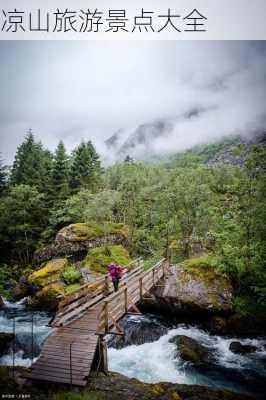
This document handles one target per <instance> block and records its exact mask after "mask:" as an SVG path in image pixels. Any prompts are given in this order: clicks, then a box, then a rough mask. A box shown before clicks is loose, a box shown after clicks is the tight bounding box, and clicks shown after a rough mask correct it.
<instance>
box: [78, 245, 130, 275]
mask: <svg viewBox="0 0 266 400" xmlns="http://www.w3.org/2000/svg"><path fill="white" fill-rule="evenodd" d="M130 261H131V258H130V256H129V254H128V251H127V250H126V249H125V248H124V247H123V246H121V245H118V246H106V247H98V248H95V249H93V250H91V251H90V252H89V253H88V255H87V257H86V259H85V260H84V265H85V266H87V267H89V268H90V270H91V271H94V272H97V273H100V274H106V273H107V266H108V265H109V264H110V263H111V262H115V263H116V264H120V265H123V266H126V265H127V264H129V263H130Z"/></svg>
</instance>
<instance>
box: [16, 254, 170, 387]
mask: <svg viewBox="0 0 266 400" xmlns="http://www.w3.org/2000/svg"><path fill="white" fill-rule="evenodd" d="M168 269H169V267H168V262H167V261H166V259H162V260H160V261H159V262H158V263H157V264H155V265H154V266H153V267H152V268H151V269H149V270H148V271H144V270H143V261H142V260H141V259H137V260H135V261H133V262H132V263H131V264H129V265H128V266H127V272H126V273H125V274H124V277H123V278H122V279H121V281H120V286H119V290H118V291H117V292H114V291H113V287H112V283H111V281H110V278H109V276H108V275H105V276H104V277H103V278H100V279H98V280H96V281H94V282H93V283H87V284H85V285H83V286H82V287H80V288H79V289H78V290H77V291H75V292H72V293H71V294H69V295H67V296H65V297H62V298H61V299H60V302H59V307H58V312H57V313H56V315H55V317H54V318H53V320H52V321H51V322H50V325H51V326H52V327H53V328H54V329H53V331H52V332H51V334H50V335H49V336H48V338H47V339H46V341H45V343H44V345H43V348H42V351H41V354H40V356H39V358H38V359H37V361H36V362H34V363H33V364H32V366H31V371H30V372H29V373H26V374H24V376H25V377H27V378H30V379H35V380H39V381H49V382H58V383H64V384H71V385H77V386H85V385H86V383H87V378H88V376H89V374H90V372H91V370H96V371H99V370H101V371H104V372H107V371H108V364H107V346H106V343H105V341H104V335H106V334H110V333H111V334H116V335H123V330H122V328H121V327H120V326H119V320H120V319H121V318H122V317H123V316H124V315H125V314H140V311H139V309H138V307H137V304H138V303H139V302H140V301H141V300H142V299H145V298H148V296H149V291H150V290H151V289H152V288H153V287H155V286H156V285H158V284H159V281H160V280H161V279H163V278H164V277H165V276H166V275H167V273H168Z"/></svg>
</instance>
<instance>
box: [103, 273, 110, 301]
mask: <svg viewBox="0 0 266 400" xmlns="http://www.w3.org/2000/svg"><path fill="white" fill-rule="evenodd" d="M104 294H105V296H108V294H109V276H108V275H106V276H105V278H104Z"/></svg>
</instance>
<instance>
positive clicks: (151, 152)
mask: <svg viewBox="0 0 266 400" xmlns="http://www.w3.org/2000/svg"><path fill="white" fill-rule="evenodd" d="M214 112H215V109H203V108H199V107H198V108H196V107H195V108H192V109H190V110H189V111H187V112H185V113H183V114H182V115H179V116H176V117H173V118H169V119H158V120H155V121H153V122H147V123H145V124H141V125H139V126H137V128H136V129H135V130H132V131H130V132H129V131H126V130H123V129H120V130H119V131H117V132H116V133H114V134H113V135H112V136H111V137H110V138H109V139H107V140H106V141H105V146H106V150H105V151H104V153H103V154H104V155H103V158H104V161H105V163H107V164H112V163H113V162H115V161H122V160H124V159H125V158H126V157H127V156H129V157H131V158H133V159H135V160H141V161H147V162H150V161H154V160H159V159H164V158H169V157H171V156H173V155H174V154H176V153H180V152H184V151H186V150H189V149H192V148H194V147H195V146H199V145H209V144H215V143H220V142H223V141H224V140H225V141H226V142H228V143H231V142H234V141H235V139H236V138H237V142H238V143H243V144H251V143H257V142H262V141H263V140H262V137H263V138H264V139H265V129H263V128H262V126H263V124H262V123H263V121H264V119H265V117H264V116H261V118H260V120H258V121H257V122H254V125H253V126H251V125H250V126H246V127H245V128H244V129H232V130H228V132H227V131H225V130H221V128H220V127H219V126H217V127H216V129H215V130H213V131H211V130H209V131H207V132H205V134H204V135H199V132H198V130H199V129H200V125H201V124H202V121H203V120H204V119H206V118H208V116H209V117H211V113H214ZM264 126H265V127H266V123H265V124H264Z"/></svg>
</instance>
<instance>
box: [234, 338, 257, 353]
mask: <svg viewBox="0 0 266 400" xmlns="http://www.w3.org/2000/svg"><path fill="white" fill-rule="evenodd" d="M229 350H230V351H232V352H233V353H236V354H248V353H254V352H255V351H256V350H257V347H256V346H251V345H248V344H241V343H240V342H237V341H234V342H231V343H230V346H229Z"/></svg>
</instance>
